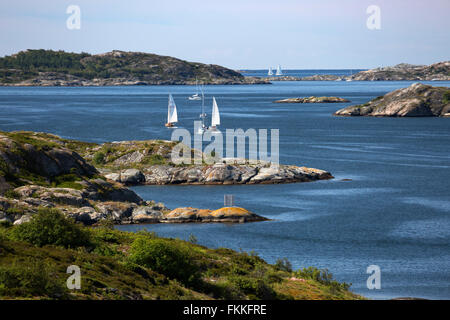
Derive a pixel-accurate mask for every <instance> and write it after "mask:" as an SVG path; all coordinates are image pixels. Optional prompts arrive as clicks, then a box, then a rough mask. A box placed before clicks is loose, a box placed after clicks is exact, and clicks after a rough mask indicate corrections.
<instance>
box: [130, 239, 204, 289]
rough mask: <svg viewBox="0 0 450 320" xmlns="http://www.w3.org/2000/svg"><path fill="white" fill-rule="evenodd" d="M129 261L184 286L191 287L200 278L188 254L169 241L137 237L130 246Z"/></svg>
mask: <svg viewBox="0 0 450 320" xmlns="http://www.w3.org/2000/svg"><path fill="white" fill-rule="evenodd" d="M129 260H130V261H131V262H133V263H136V264H138V265H141V266H144V267H148V268H151V269H152V270H154V271H156V272H158V273H162V274H164V275H165V276H167V277H168V278H170V279H176V280H179V281H180V282H182V283H184V284H186V285H193V284H195V283H196V282H197V281H198V280H199V278H200V274H199V268H198V267H197V266H196V265H195V264H194V263H193V259H192V258H191V256H190V254H189V253H188V252H187V251H186V250H184V249H183V248H182V247H181V246H178V245H177V244H176V243H172V242H171V241H170V240H164V239H152V238H149V237H139V238H137V239H136V240H135V241H133V243H132V245H131V248H130V255H129Z"/></svg>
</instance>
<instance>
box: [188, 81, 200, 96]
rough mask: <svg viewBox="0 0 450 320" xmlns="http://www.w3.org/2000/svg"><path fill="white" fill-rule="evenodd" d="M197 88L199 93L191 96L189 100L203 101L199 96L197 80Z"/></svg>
mask: <svg viewBox="0 0 450 320" xmlns="http://www.w3.org/2000/svg"><path fill="white" fill-rule="evenodd" d="M195 86H196V88H197V93H195V94H193V95H192V96H190V97H189V98H188V99H189V100H201V99H202V98H201V97H200V95H199V94H198V83H197V80H196V81H195Z"/></svg>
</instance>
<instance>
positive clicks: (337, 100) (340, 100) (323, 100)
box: [274, 96, 350, 103]
mask: <svg viewBox="0 0 450 320" xmlns="http://www.w3.org/2000/svg"><path fill="white" fill-rule="evenodd" d="M343 102H350V100H347V99H344V98H339V97H314V96H311V97H307V98H288V99H282V100H276V101H274V103H343Z"/></svg>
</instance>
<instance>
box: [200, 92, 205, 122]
mask: <svg viewBox="0 0 450 320" xmlns="http://www.w3.org/2000/svg"><path fill="white" fill-rule="evenodd" d="M201 91H202V114H201V115H200V117H201V118H202V128H204V127H205V94H204V92H203V85H202V86H201Z"/></svg>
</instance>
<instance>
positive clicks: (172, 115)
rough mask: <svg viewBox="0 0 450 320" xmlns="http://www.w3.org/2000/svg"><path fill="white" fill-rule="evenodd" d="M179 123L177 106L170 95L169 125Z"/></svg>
mask: <svg viewBox="0 0 450 320" xmlns="http://www.w3.org/2000/svg"><path fill="white" fill-rule="evenodd" d="M175 122H178V114H177V105H176V104H175V101H174V100H173V97H172V94H169V106H168V110H167V123H175Z"/></svg>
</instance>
